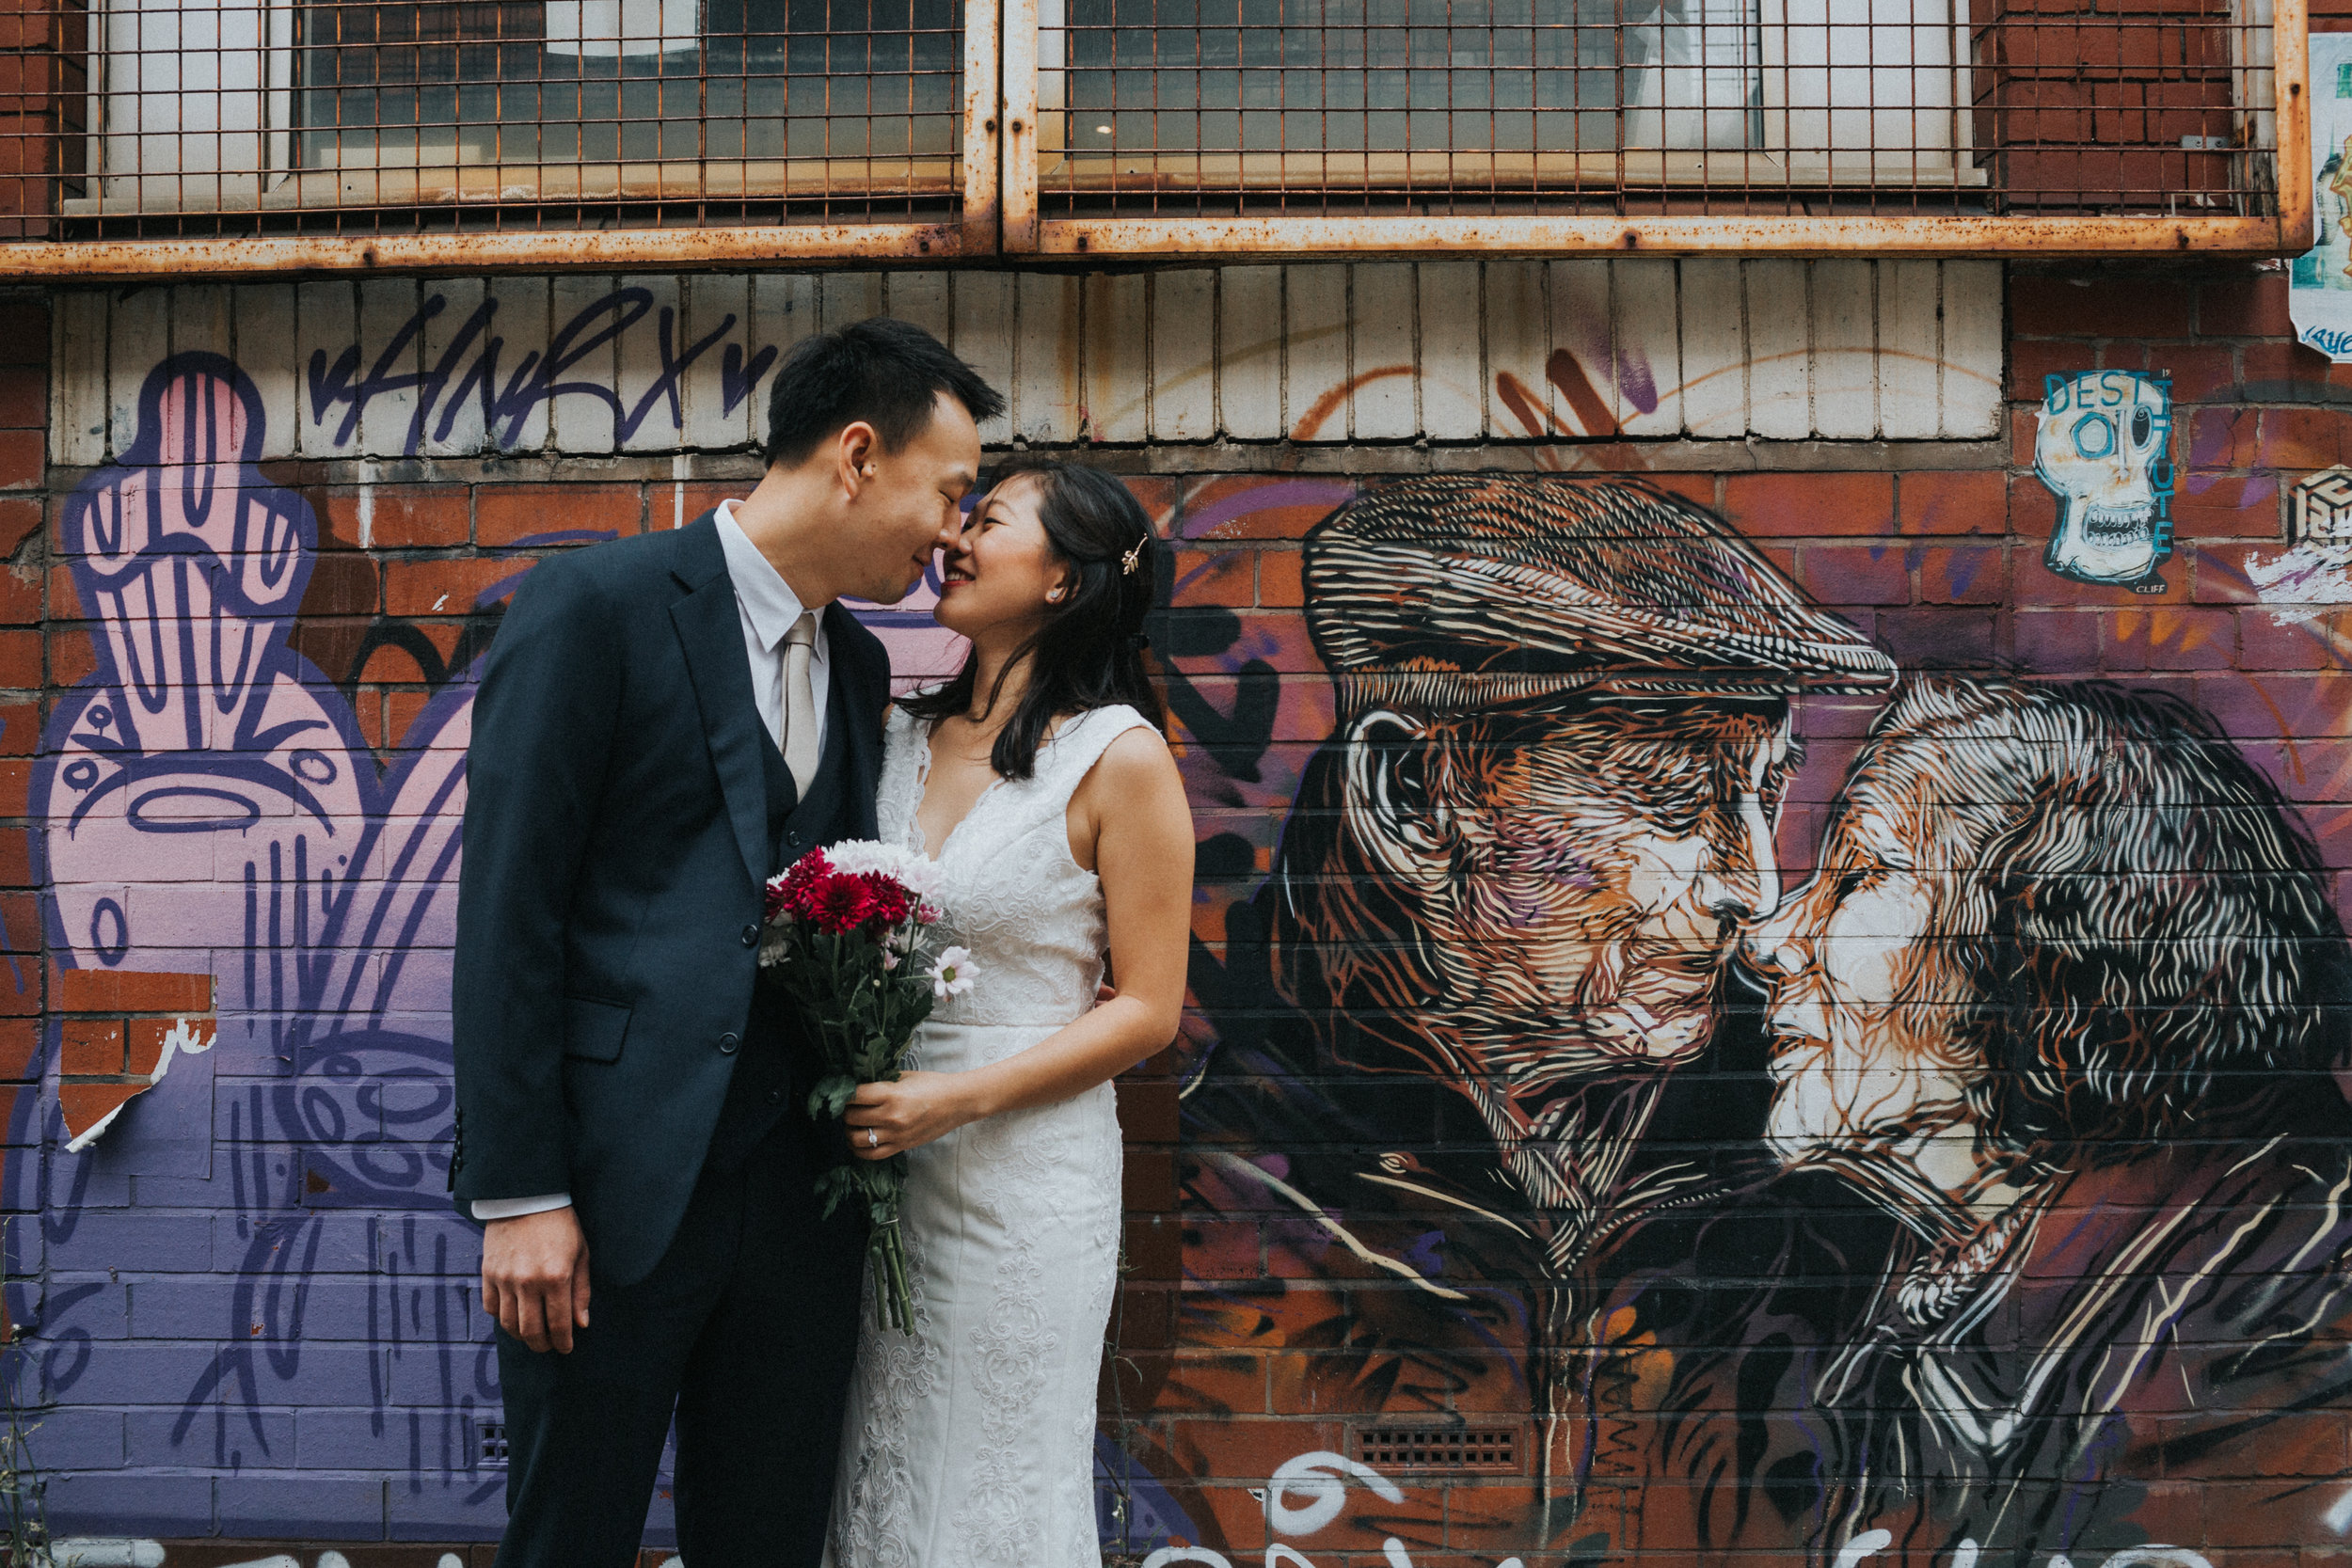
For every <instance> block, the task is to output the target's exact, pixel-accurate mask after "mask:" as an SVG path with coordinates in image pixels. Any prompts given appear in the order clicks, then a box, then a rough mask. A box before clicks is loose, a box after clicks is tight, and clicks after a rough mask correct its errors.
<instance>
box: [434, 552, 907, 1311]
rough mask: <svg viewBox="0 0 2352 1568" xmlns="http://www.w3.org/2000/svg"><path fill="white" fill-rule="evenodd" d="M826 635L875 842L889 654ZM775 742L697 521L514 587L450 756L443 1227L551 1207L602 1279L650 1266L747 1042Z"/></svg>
mask: <svg viewBox="0 0 2352 1568" xmlns="http://www.w3.org/2000/svg"><path fill="white" fill-rule="evenodd" d="M824 626H825V635H826V643H827V650H828V658H829V660H830V662H831V667H832V679H833V681H834V683H835V684H836V685H839V686H843V687H844V688H845V689H844V690H843V691H842V696H843V698H844V699H845V701H844V703H843V704H842V705H839V706H836V707H835V708H834V712H835V714H836V715H839V714H841V713H843V712H846V713H847V714H848V715H849V717H850V733H849V734H848V735H846V736H843V737H842V738H843V740H844V741H845V742H846V746H847V757H846V765H847V768H848V777H847V780H846V784H847V788H848V799H849V800H850V802H851V804H850V819H851V821H852V822H853V823H854V825H855V831H856V832H858V833H859V834H860V835H862V836H865V837H871V836H873V833H874V797H875V790H876V786H877V784H878V782H879V780H880V777H881V768H882V713H883V709H884V707H885V705H886V704H887V703H888V700H889V691H890V661H889V657H888V655H887V654H886V653H885V652H884V651H883V649H882V643H881V642H880V641H878V640H877V639H876V638H875V637H874V635H873V634H872V633H871V632H869V631H867V630H866V628H865V627H864V626H860V625H859V624H858V623H857V620H856V619H855V617H853V616H852V615H850V612H849V611H848V610H844V609H843V608H842V607H841V606H839V605H838V604H836V605H834V606H832V607H830V608H829V609H828V610H826V611H825V622H824ZM831 744H832V742H831V740H830V738H829V739H828V747H829V748H830V746H831ZM772 745H773V742H772V741H771V739H770V738H769V736H768V731H767V728H766V726H765V725H763V724H762V723H761V722H760V718H759V710H758V707H757V705H755V701H754V698H753V694H752V681H751V667H750V662H749V660H748V659H747V658H746V657H745V656H744V651H743V633H742V627H741V622H740V620H739V616H738V613H737V610H736V602H735V585H734V582H733V580H732V579H731V578H729V577H728V575H727V566H726V558H725V555H724V554H723V551H722V550H721V548H720V545H719V532H718V526H717V524H716V522H715V521H714V520H713V518H712V516H711V515H709V514H705V515H703V516H701V517H698V518H696V519H695V520H694V521H693V522H692V523H691V524H689V525H688V526H687V527H685V528H682V529H677V530H675V531H663V532H659V533H650V534H645V535H643V536H641V537H638V538H633V539H624V540H619V541H616V542H614V543H612V544H608V545H599V546H594V547H593V548H590V549H585V550H581V551H579V552H577V553H574V554H570V555H564V556H561V557H558V558H555V559H553V560H550V561H548V562H545V563H543V564H542V565H540V566H539V567H538V568H537V569H536V570H534V571H532V573H531V575H530V576H529V577H528V578H525V579H524V581H523V583H522V586H521V587H520V588H519V589H517V590H516V594H515V599H514V603H513V605H512V606H511V607H510V608H509V609H508V610H507V612H506V618H505V621H504V622H503V624H502V625H501V626H500V628H499V632H498V636H497V639H496V640H495V641H494V642H493V643H492V645H491V649H490V655H489V658H488V660H487V661H486V663H485V667H484V670H483V675H482V689H481V693H480V695H479V696H478V697H477V698H476V699H475V702H474V711H473V744H472V748H471V750H470V751H469V753H468V757H467V799H466V825H465V856H464V862H463V865H462V867H461V870H460V874H459V881H458V895H457V958H456V983H455V993H454V997H453V1010H454V1014H455V1030H456V1033H455V1054H456V1067H457V1109H458V1117H459V1122H458V1128H459V1139H458V1144H459V1147H458V1150H457V1168H456V1173H455V1179H454V1182H453V1191H454V1193H455V1195H456V1197H457V1201H458V1206H459V1212H461V1213H466V1214H469V1215H470V1213H471V1209H470V1205H471V1203H472V1201H473V1200H474V1199H476V1198H511V1197H528V1196H533V1195H536V1194H542V1193H558V1192H568V1193H570V1194H571V1195H572V1201H573V1203H574V1205H575V1207H576V1208H577V1209H578V1211H579V1214H580V1224H581V1227H582V1228H583V1229H584V1230H585V1232H586V1234H587V1237H588V1244H589V1253H590V1259H591V1260H592V1263H593V1264H594V1266H595V1269H596V1275H597V1276H598V1277H599V1278H602V1279H607V1280H609V1281H611V1282H612V1283H614V1284H618V1285H627V1284H631V1283H634V1282H635V1281H637V1280H639V1279H642V1278H644V1276H645V1275H647V1274H649V1273H650V1272H651V1271H652V1269H653V1267H654V1265H655V1264H656V1263H657V1262H658V1261H659V1260H660V1258H661V1255H662V1253H663V1252H664V1251H665V1250H666V1249H667V1247H668V1246H669V1243H670V1240H671V1238H672V1236H673V1235H674V1234H675V1232H676V1229H677V1226H678V1221H679V1219H680V1217H681V1216H682V1215H683V1214H684V1213H685V1211H686V1202H687V1199H688V1197H689V1196H691V1194H692V1192H693V1189H694V1183H695V1180H696V1179H697V1178H698V1177H699V1176H700V1174H701V1171H702V1165H703V1159H704V1152H705V1149H706V1148H707V1145H708V1144H709V1141H710V1134H711V1130H712V1128H713V1126H714V1125H715V1124H716V1122H717V1121H718V1118H719V1111H720V1106H721V1103H722V1101H724V1100H725V1098H726V1092H727V1085H728V1082H729V1079H730V1078H731V1076H732V1074H733V1072H734V1069H735V1066H736V1063H737V1062H738V1061H739V1059H740V1051H739V1047H740V1045H741V1043H742V1041H743V1040H744V1039H745V1038H746V1037H747V1036H748V1034H749V1030H750V1025H751V1012H752V1006H753V1001H752V992H753V983H754V979H755V974H756V970H757V962H756V943H757V939H758V933H759V923H760V919H761V915H762V908H763V897H762V885H763V883H764V880H765V879H766V878H767V876H768V874H769V869H770V866H771V863H772V860H773V857H774V854H775V848H774V846H773V845H772V844H771V842H770V838H769V826H768V810H767V804H768V802H767V784H766V780H765V775H764V768H765V760H764V757H763V755H762V752H761V748H763V747H771V746H772ZM784 1126H785V1128H786V1129H787V1135H789V1136H797V1137H800V1138H802V1139H806V1138H808V1137H810V1136H811V1135H812V1132H811V1130H810V1129H809V1127H808V1125H807V1123H806V1121H805V1120H804V1118H803V1117H800V1116H799V1115H797V1114H788V1115H787V1117H786V1118H785V1123H784Z"/></svg>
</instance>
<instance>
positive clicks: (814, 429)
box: [764, 316, 1005, 467]
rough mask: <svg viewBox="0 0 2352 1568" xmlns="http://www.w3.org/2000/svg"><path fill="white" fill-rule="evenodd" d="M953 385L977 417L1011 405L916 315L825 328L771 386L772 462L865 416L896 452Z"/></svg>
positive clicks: (797, 456)
mask: <svg viewBox="0 0 2352 1568" xmlns="http://www.w3.org/2000/svg"><path fill="white" fill-rule="evenodd" d="M942 392H947V393H951V394H953V395H954V397H955V399H956V401H957V402H958V403H961V404H963V405H964V407H966V408H968V409H970V410H971V412H972V419H973V421H974V422H975V423H982V422H985V421H987V420H992V419H994V418H995V417H996V416H997V415H998V414H1001V413H1003V412H1004V410H1005V400H1004V398H1003V396H1002V395H1001V394H1000V393H998V391H997V390H996V388H993V387H991V386H990V385H989V384H988V383H987V382H985V381H983V380H981V379H980V372H977V371H976V370H974V369H973V368H972V367H971V366H969V365H967V364H965V363H964V362H963V361H962V360H961V359H959V358H957V357H956V356H954V355H953V354H951V353H949V352H948V350H947V345H946V344H945V343H943V342H941V341H939V340H938V339H936V338H934V337H932V336H931V335H930V333H928V332H926V331H924V330H923V329H922V328H921V327H919V326H916V325H914V323H912V322H902V321H894V320H892V319H891V318H890V317H888V316H874V317H870V318H868V319H867V320H866V321H862V322H858V323H856V324H854V325H850V326H845V327H842V328H841V329H840V330H839V331H836V332H820V333H818V335H817V336H816V337H814V338H811V339H808V340H807V341H804V342H803V343H801V344H800V345H799V346H798V347H796V348H795V349H793V351H792V352H791V353H790V354H788V355H787V356H785V360H784V363H783V364H782V365H780V366H778V367H777V369H776V379H775V384H774V385H773V386H772V387H771V388H769V391H768V446H767V450H766V451H765V453H764V455H765V456H766V458H767V460H768V463H769V465H770V466H771V467H773V466H775V465H777V464H782V465H784V466H785V467H795V466H797V465H798V464H800V463H802V462H803V461H805V460H806V459H807V457H808V455H809V453H811V452H813V451H816V450H817V447H818V443H819V442H821V441H823V440H824V439H825V437H827V436H831V435H833V434H834V432H835V431H837V430H839V429H841V427H842V426H844V425H847V424H851V423H854V422H855V421H857V420H865V421H866V423H867V424H870V425H872V426H873V427H874V430H875V433H876V434H878V435H879V436H881V437H882V450H883V451H898V449H899V448H901V447H903V446H905V445H906V444H907V443H908V442H909V441H912V440H913V439H914V438H915V437H916V436H920V435H922V434H923V431H924V428H925V427H926V426H928V425H929V424H930V422H931V407H932V404H934V403H935V402H936V401H937V399H938V397H939V394H940V393H942Z"/></svg>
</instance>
